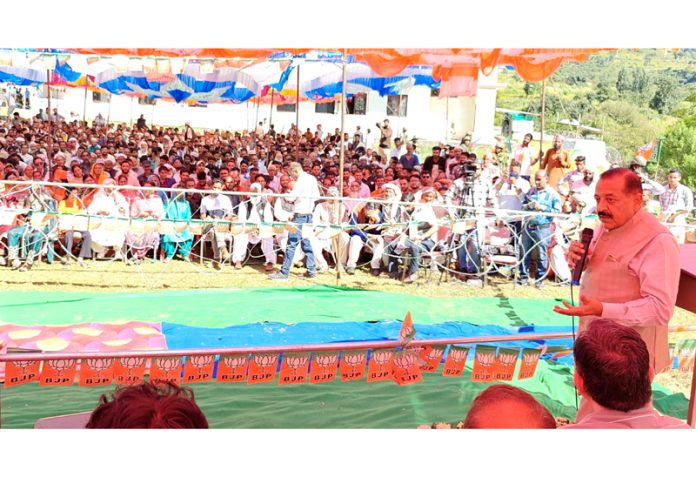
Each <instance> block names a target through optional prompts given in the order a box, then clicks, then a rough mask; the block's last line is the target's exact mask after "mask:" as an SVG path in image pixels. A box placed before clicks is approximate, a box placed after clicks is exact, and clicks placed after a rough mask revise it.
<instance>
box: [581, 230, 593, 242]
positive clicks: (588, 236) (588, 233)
mask: <svg viewBox="0 0 696 477" xmlns="http://www.w3.org/2000/svg"><path fill="white" fill-rule="evenodd" d="M593 235H594V230H592V229H591V228H589V227H585V228H584V229H583V230H582V239H581V241H582V242H583V243H590V242H591V241H592V236H593Z"/></svg>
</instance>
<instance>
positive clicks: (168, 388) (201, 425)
mask: <svg viewBox="0 0 696 477" xmlns="http://www.w3.org/2000/svg"><path fill="white" fill-rule="evenodd" d="M85 427H87V428H88V429H207V428H208V421H207V420H206V418H205V415H203V412H202V411H201V409H200V408H199V407H198V405H197V404H196V401H195V399H194V395H193V391H192V390H191V389H189V388H182V387H179V386H177V385H176V384H173V383H159V382H158V383H150V382H146V383H142V384H138V385H135V386H127V387H122V388H120V389H117V390H116V391H115V392H114V393H113V395H112V398H111V401H109V400H108V398H107V396H106V395H102V396H101V398H100V399H99V406H97V408H96V409H95V410H94V411H93V412H92V416H91V417H90V419H89V422H88V423H87V425H86V426H85Z"/></svg>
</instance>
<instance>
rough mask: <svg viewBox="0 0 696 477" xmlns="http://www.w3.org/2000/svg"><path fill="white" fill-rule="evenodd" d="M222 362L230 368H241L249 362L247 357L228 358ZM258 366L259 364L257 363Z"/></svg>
mask: <svg viewBox="0 0 696 477" xmlns="http://www.w3.org/2000/svg"><path fill="white" fill-rule="evenodd" d="M222 362H223V363H225V366H227V367H229V368H240V367H242V366H244V365H245V364H246V362H247V357H246V356H226V357H224V358H222ZM257 364H258V363H257Z"/></svg>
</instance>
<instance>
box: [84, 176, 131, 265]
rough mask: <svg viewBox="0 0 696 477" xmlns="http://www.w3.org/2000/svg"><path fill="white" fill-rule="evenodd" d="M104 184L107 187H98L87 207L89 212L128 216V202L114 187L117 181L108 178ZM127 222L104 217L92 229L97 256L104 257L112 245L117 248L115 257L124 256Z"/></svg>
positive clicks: (93, 244)
mask: <svg viewBox="0 0 696 477" xmlns="http://www.w3.org/2000/svg"><path fill="white" fill-rule="evenodd" d="M103 185H104V186H105V187H103V188H101V189H98V192H97V193H96V194H95V195H94V198H93V199H92V201H91V203H90V205H89V207H88V208H87V213H88V214H89V215H100V216H104V217H128V203H127V202H126V200H125V199H124V198H123V196H122V195H121V194H119V193H118V192H117V191H116V190H115V189H114V187H113V186H114V185H116V182H115V181H114V180H113V179H107V180H105V181H104V184H103ZM83 200H84V199H83ZM90 220H95V219H90ZM97 220H99V219H97ZM127 224H128V223H127V221H123V220H116V219H103V220H102V222H101V224H100V226H99V227H97V228H95V229H93V230H90V233H91V235H92V250H94V251H95V252H96V253H97V258H104V257H105V256H106V251H107V249H109V248H112V247H113V248H114V249H115V250H116V254H115V258H117V259H120V258H122V257H123V255H122V252H121V249H122V248H123V243H124V242H125V240H126V234H125V227H126V226H127Z"/></svg>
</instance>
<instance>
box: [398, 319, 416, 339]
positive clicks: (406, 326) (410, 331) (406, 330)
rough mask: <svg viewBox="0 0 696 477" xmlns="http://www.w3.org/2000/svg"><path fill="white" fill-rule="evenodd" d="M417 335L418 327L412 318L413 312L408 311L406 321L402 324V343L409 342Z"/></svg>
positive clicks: (400, 333)
mask: <svg viewBox="0 0 696 477" xmlns="http://www.w3.org/2000/svg"><path fill="white" fill-rule="evenodd" d="M415 336H416V328H414V326H413V320H412V319H411V312H410V311H407V312H406V317H404V322H403V323H402V324H401V330H399V339H400V340H401V344H402V345H406V344H408V342H409V341H411V340H412V339H413V338H414V337H415Z"/></svg>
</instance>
